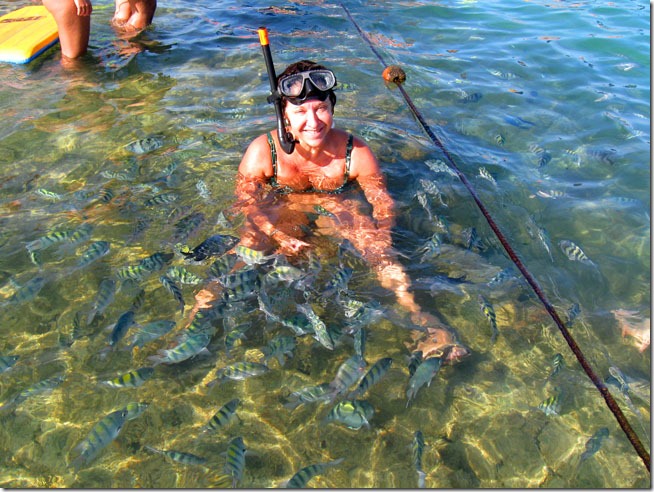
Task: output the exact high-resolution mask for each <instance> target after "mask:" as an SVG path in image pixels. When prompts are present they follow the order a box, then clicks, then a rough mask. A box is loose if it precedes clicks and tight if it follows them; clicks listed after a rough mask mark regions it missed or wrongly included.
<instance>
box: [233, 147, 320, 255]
mask: <svg viewBox="0 0 654 492" xmlns="http://www.w3.org/2000/svg"><path fill="white" fill-rule="evenodd" d="M272 175H273V167H272V157H271V155H270V145H269V144H268V139H267V136H266V135H261V136H259V137H257V138H256V139H255V140H254V141H253V142H252V143H251V144H250V146H249V147H248V149H247V150H246V151H245V154H244V155H243V159H241V164H240V165H239V168H238V176H237V179H236V190H235V193H236V199H237V200H236V204H235V207H237V208H240V210H241V212H242V213H243V214H244V215H245V217H246V218H247V221H248V222H249V223H250V224H251V225H252V226H253V227H256V228H257V229H258V230H259V231H260V232H261V233H262V234H263V235H265V236H267V237H268V238H269V239H270V240H272V241H274V242H276V243H277V244H278V245H279V250H280V252H282V253H285V254H296V253H297V252H298V251H299V250H300V249H302V248H303V247H306V246H308V244H307V243H305V242H304V241H301V240H299V239H297V238H294V237H291V236H289V235H288V234H286V233H284V232H282V231H280V230H278V229H277V228H276V227H275V224H274V223H273V220H272V219H271V216H270V214H269V213H268V211H269V210H271V208H272V207H271V203H272V202H271V198H270V197H269V194H268V190H267V189H266V183H267V182H268V180H269V179H270V178H271V177H272Z"/></svg>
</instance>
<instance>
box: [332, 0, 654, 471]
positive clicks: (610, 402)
mask: <svg viewBox="0 0 654 492" xmlns="http://www.w3.org/2000/svg"><path fill="white" fill-rule="evenodd" d="M341 7H343V10H345V13H346V14H347V16H348V17H349V19H350V21H351V22H352V24H354V27H356V29H357V31H359V34H360V35H361V37H362V38H363V39H364V40H365V41H366V42H367V43H368V45H369V46H370V49H371V50H372V52H373V53H374V54H375V56H377V58H378V59H379V61H380V62H381V64H382V65H383V66H384V67H386V63H385V62H384V59H383V58H382V57H381V55H380V54H379V53H378V52H377V50H376V49H375V47H374V45H373V44H372V42H371V41H370V39H369V38H368V36H367V35H366V34H365V33H364V32H363V31H362V30H361V28H360V27H359V25H358V24H357V23H356V21H355V20H354V18H353V17H352V15H351V14H350V11H349V10H348V9H347V8H346V7H345V5H343V4H341ZM397 87H398V88H399V90H400V92H401V93H402V96H403V97H404V100H405V101H406V103H407V105H408V106H409V108H410V109H411V112H412V113H413V115H414V116H415V117H416V119H417V120H418V123H420V126H422V128H423V130H424V131H425V132H426V133H427V135H428V136H429V138H430V139H431V140H432V142H433V143H434V144H435V145H436V146H437V147H438V148H439V149H440V150H441V151H442V152H443V154H444V155H445V157H446V158H447V160H448V165H449V166H450V167H451V168H452V169H453V170H454V171H455V172H456V174H457V176H458V177H459V179H460V180H461V182H462V183H463V184H464V185H465V187H466V188H467V189H468V191H469V192H470V195H471V196H472V198H473V199H474V201H475V203H476V204H477V207H479V210H481V213H482V214H483V215H484V217H485V218H486V221H487V222H488V225H489V226H490V227H491V229H493V232H494V233H495V235H496V236H497V239H499V241H500V243H502V246H503V247H504V249H505V251H506V252H507V254H508V255H509V257H510V258H511V260H512V261H513V263H514V264H515V266H516V267H518V270H520V272H521V273H522V275H523V276H524V277H525V279H526V280H527V282H528V283H529V285H530V286H531V288H532V289H533V291H534V292H535V293H536V295H537V296H538V298H539V299H540V301H541V302H542V303H543V306H545V309H546V310H547V312H548V313H549V314H550V316H551V317H552V319H553V320H554V323H556V326H558V327H559V330H560V331H561V334H562V335H563V338H565V341H566V342H567V343H568V346H569V347H570V350H572V352H573V353H574V354H575V357H576V358H577V360H578V361H579V364H581V367H582V368H583V369H584V371H585V372H586V374H587V375H588V377H589V378H590V380H591V381H592V382H593V384H594V385H595V387H596V388H597V389H598V390H599V392H600V394H601V395H602V397H603V398H604V401H605V402H606V405H607V406H608V407H609V410H610V411H611V413H613V415H614V416H615V418H616V419H617V421H618V424H620V427H621V428H622V430H623V431H624V433H625V434H626V436H627V438H628V439H629V442H631V444H632V446H633V447H634V449H635V450H636V452H637V453H638V456H640V458H641V460H642V461H643V463H644V464H645V467H646V468H647V471H648V472H650V456H649V453H648V452H647V450H646V449H645V447H644V446H643V444H642V443H641V442H640V439H639V438H638V436H637V435H636V433H635V432H634V430H633V428H632V427H631V425H630V424H629V422H628V421H627V418H626V417H625V415H624V413H623V412H622V410H621V409H620V406H619V405H618V404H617V402H616V401H615V399H614V398H613V396H612V395H611V393H610V391H609V390H608V388H607V387H606V385H605V384H604V382H603V381H602V380H601V379H600V378H599V377H598V376H597V374H595V372H594V371H593V369H592V367H591V366H590V364H589V363H588V361H587V360H586V358H585V357H584V354H583V353H582V352H581V349H580V348H579V346H578V345H577V342H576V341H575V339H574V338H573V336H572V334H571V333H570V331H569V330H568V329H567V328H566V326H565V324H564V323H563V321H562V320H561V318H560V317H559V314H558V313H557V312H556V309H554V306H552V304H551V303H550V302H549V301H548V299H547V297H546V296H545V294H544V293H543V291H542V290H541V288H540V286H539V285H538V283H537V282H536V280H535V279H534V277H533V276H532V275H531V273H530V272H529V270H527V268H526V267H525V266H524V265H523V263H522V261H520V258H518V255H517V254H516V253H515V251H514V250H513V247H512V246H511V244H509V242H508V241H507V239H506V237H505V236H504V234H503V233H502V231H501V230H500V228H499V227H498V226H497V224H496V223H495V221H494V220H493V218H492V216H491V215H490V212H489V211H488V209H487V208H486V206H485V205H484V204H483V202H482V201H481V199H480V198H479V196H478V195H477V192H476V191H475V189H474V187H473V186H472V184H471V183H470V181H468V178H466V177H465V175H464V174H463V173H462V172H461V171H460V170H459V168H458V166H457V165H456V163H455V162H454V159H453V158H452V156H451V154H450V153H449V151H448V150H447V149H446V148H445V146H444V145H443V143H442V142H441V141H440V140H439V139H438V137H436V135H435V134H434V132H433V131H432V130H431V128H430V127H429V125H428V124H427V122H426V121H425V119H424V118H423V117H422V114H421V113H420V111H418V108H416V106H415V105H414V104H413V101H412V100H411V98H410V97H409V94H407V92H406V90H404V87H403V86H402V85H401V83H398V84H397Z"/></svg>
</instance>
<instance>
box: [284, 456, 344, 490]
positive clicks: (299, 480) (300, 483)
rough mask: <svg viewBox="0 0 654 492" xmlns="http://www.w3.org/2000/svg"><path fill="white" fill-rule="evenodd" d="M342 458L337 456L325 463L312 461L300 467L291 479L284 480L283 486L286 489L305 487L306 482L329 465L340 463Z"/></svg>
mask: <svg viewBox="0 0 654 492" xmlns="http://www.w3.org/2000/svg"><path fill="white" fill-rule="evenodd" d="M343 460H344V458H338V459H337V460H332V461H328V462H325V463H314V464H312V465H309V466H305V467H304V468H301V469H300V470H299V471H298V472H297V473H295V475H293V476H292V477H291V479H290V480H289V481H288V482H286V484H285V486H286V488H287V489H304V488H306V487H307V483H308V482H309V480H311V479H312V478H313V477H315V476H316V475H321V474H322V473H324V471H325V470H326V469H327V468H329V467H331V466H336V465H338V464H339V463H341V462H342V461H343Z"/></svg>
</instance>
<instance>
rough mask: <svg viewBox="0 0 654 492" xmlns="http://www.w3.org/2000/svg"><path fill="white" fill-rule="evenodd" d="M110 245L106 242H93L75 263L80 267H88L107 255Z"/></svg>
mask: <svg viewBox="0 0 654 492" xmlns="http://www.w3.org/2000/svg"><path fill="white" fill-rule="evenodd" d="M109 249H110V244H109V242H108V241H95V242H93V243H91V244H90V246H89V247H88V248H87V249H86V250H85V251H84V252H83V253H82V256H81V257H80V259H79V262H78V263H77V264H78V266H80V267H85V266H87V265H90V264H91V263H93V262H94V261H96V260H98V259H100V258H102V257H103V256H105V255H106V254H107V253H109Z"/></svg>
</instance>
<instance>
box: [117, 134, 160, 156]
mask: <svg viewBox="0 0 654 492" xmlns="http://www.w3.org/2000/svg"><path fill="white" fill-rule="evenodd" d="M163 144H164V137H163V135H151V136H149V137H145V138H142V139H139V140H134V141H132V142H130V143H128V144H127V145H125V150H127V151H129V152H133V153H134V154H146V153H148V152H152V151H153V150H157V149H158V148H160V147H161V146H163Z"/></svg>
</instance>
